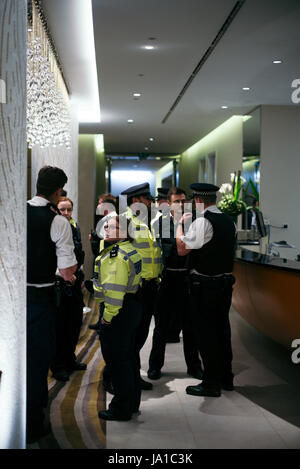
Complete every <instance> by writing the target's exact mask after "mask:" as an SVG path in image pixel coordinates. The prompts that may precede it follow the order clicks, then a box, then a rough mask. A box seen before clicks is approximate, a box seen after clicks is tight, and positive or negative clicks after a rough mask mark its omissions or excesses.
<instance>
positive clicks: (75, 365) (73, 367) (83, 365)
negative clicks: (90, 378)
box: [67, 362, 87, 371]
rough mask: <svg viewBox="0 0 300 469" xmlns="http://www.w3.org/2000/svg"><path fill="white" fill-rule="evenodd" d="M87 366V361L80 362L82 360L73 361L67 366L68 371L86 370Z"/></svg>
mask: <svg viewBox="0 0 300 469" xmlns="http://www.w3.org/2000/svg"><path fill="white" fill-rule="evenodd" d="M86 368H87V365H86V363H80V362H74V363H71V364H70V365H69V366H68V367H67V370H68V371H76V370H78V371H83V370H86Z"/></svg>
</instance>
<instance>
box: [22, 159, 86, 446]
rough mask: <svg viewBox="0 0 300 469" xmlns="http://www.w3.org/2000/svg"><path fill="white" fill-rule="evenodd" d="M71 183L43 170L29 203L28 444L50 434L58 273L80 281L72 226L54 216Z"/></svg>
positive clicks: (57, 172)
mask: <svg viewBox="0 0 300 469" xmlns="http://www.w3.org/2000/svg"><path fill="white" fill-rule="evenodd" d="M67 179H68V178H67V176H66V174H65V173H64V171H63V170H62V169H60V168H55V167H52V166H45V167H43V168H42V169H41V170H40V171H39V174H38V179H37V185H36V188H37V195H36V196H35V197H33V198H32V199H31V200H29V201H28V203H27V443H33V442H34V441H37V440H38V439H40V438H41V437H42V436H44V435H45V434H46V432H47V431H49V428H46V427H45V415H44V411H43V409H44V407H46V406H47V399H48V384H47V377H48V370H49V366H50V363H51V360H52V358H53V353H54V343H55V327H54V318H55V313H56V302H55V290H54V284H55V272H56V269H57V268H58V269H59V271H60V274H61V275H62V277H63V278H64V280H65V281H67V282H70V283H71V284H72V283H74V281H75V280H76V278H75V276H74V272H75V271H76V268H77V262H76V258H75V255H74V243H73V240H72V231H71V226H70V223H69V222H68V221H67V220H66V219H65V218H64V217H62V216H60V215H58V214H57V213H58V212H57V210H56V203H57V201H58V199H59V197H60V194H61V191H62V188H63V186H64V185H65V183H66V182H67Z"/></svg>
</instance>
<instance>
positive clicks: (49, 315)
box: [26, 287, 56, 436]
mask: <svg viewBox="0 0 300 469" xmlns="http://www.w3.org/2000/svg"><path fill="white" fill-rule="evenodd" d="M55 314H56V301H55V292H54V287H46V288H36V287H27V406H26V412H27V435H28V436H36V435H39V433H40V432H41V431H42V427H43V421H44V411H43V409H44V408H45V407H47V402H48V383H47V378H48V370H49V367H50V363H51V361H52V359H53V355H54V350H55V325H54V321H55Z"/></svg>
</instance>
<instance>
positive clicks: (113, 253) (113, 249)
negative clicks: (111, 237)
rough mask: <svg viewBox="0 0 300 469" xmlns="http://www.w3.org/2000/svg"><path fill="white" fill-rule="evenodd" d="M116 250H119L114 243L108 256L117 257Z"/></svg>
mask: <svg viewBox="0 0 300 469" xmlns="http://www.w3.org/2000/svg"><path fill="white" fill-rule="evenodd" d="M118 251H119V245H118V244H116V245H115V246H114V247H113V248H112V250H111V251H110V255H109V257H110V258H112V257H117V255H118Z"/></svg>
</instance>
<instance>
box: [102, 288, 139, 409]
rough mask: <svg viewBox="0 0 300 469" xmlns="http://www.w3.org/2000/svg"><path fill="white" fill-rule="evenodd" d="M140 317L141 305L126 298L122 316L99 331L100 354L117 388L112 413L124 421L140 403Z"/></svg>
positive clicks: (129, 297) (110, 407)
mask: <svg viewBox="0 0 300 469" xmlns="http://www.w3.org/2000/svg"><path fill="white" fill-rule="evenodd" d="M141 316H142V309H141V305H140V303H139V302H138V301H137V300H136V299H135V298H134V296H133V295H125V298H124V302H123V307H122V308H121V309H120V311H119V314H118V315H117V316H115V317H114V318H113V319H112V322H111V324H101V325H100V330H99V338H100V344H101V351H102V354H103V358H104V360H105V363H106V365H107V371H109V376H110V379H111V382H112V385H113V388H114V397H113V399H112V401H111V403H110V405H109V409H110V410H112V411H113V412H115V413H116V414H117V415H121V416H124V417H131V414H132V413H133V412H136V411H137V410H138V408H139V405H140V401H141V389H140V381H139V380H140V368H139V362H138V360H137V356H136V353H135V344H136V334H137V329H138V327H139V324H140V321H141Z"/></svg>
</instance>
